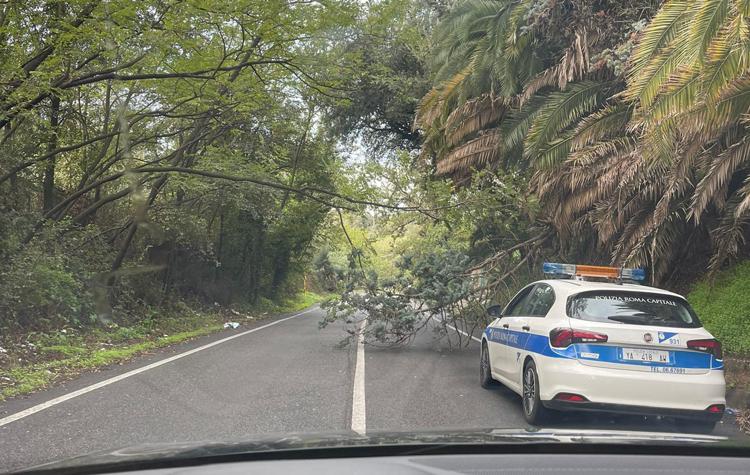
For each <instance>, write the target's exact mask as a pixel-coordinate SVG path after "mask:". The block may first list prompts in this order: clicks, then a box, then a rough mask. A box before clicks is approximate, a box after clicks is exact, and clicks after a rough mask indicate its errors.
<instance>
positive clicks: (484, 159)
mask: <svg viewBox="0 0 750 475" xmlns="http://www.w3.org/2000/svg"><path fill="white" fill-rule="evenodd" d="M499 144H500V134H499V131H498V130H493V131H488V132H487V133H485V134H483V135H480V136H479V137H477V138H475V139H473V140H470V141H469V142H466V143H465V144H463V145H460V146H458V147H456V148H454V149H453V150H451V151H450V153H448V154H447V155H446V156H445V157H444V158H443V159H441V160H439V161H438V163H437V174H438V175H450V174H453V173H455V172H465V171H468V170H470V169H471V168H480V167H482V166H484V165H486V164H488V163H490V162H492V161H494V160H496V159H497V156H498V152H499Z"/></svg>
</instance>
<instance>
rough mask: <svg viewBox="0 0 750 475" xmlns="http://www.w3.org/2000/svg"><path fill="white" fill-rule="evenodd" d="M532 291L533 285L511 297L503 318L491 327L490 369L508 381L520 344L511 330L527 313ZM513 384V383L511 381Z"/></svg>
mask: <svg viewBox="0 0 750 475" xmlns="http://www.w3.org/2000/svg"><path fill="white" fill-rule="evenodd" d="M533 289H534V284H532V285H529V286H527V287H525V288H524V289H522V290H521V291H520V292H518V293H517V294H516V296H515V297H513V300H511V301H510V303H509V304H508V305H507V306H506V307H505V310H503V316H502V318H500V319H499V320H497V322H495V324H494V325H493V327H494V328H493V329H492V330H491V331H492V336H491V339H490V341H491V342H492V343H491V346H492V347H493V348H492V350H494V351H492V350H491V351H490V358H491V361H492V369H493V370H494V371H495V373H497V374H498V375H499V376H501V377H502V378H505V379H509V380H510V375H511V371H512V368H513V358H515V352H516V350H517V349H518V348H523V346H520V345H521V343H520V341H519V338H520V336H521V334H520V333H518V332H517V331H514V330H512V329H511V326H512V327H516V326H517V325H516V319H517V318H518V317H519V316H521V315H525V314H526V313H527V308H528V304H529V299H530V297H531V292H532V290H533ZM511 381H512V382H513V383H515V381H513V380H511Z"/></svg>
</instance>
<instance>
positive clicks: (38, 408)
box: [0, 308, 315, 427]
mask: <svg viewBox="0 0 750 475" xmlns="http://www.w3.org/2000/svg"><path fill="white" fill-rule="evenodd" d="M313 310H315V309H313V308H311V309H308V310H305V311H304V312H300V313H296V314H294V315H292V316H290V317H286V318H282V319H280V320H276V321H275V322H271V323H268V324H266V325H263V326H260V327H257V328H253V329H252V330H247V331H244V332H242V333H238V334H236V335H232V336H229V337H226V338H222V339H221V340H217V341H214V342H212V343H208V344H206V345H203V346H199V347H198V348H193V349H192V350H188V351H186V352H184V353H180V354H179V355H175V356H171V357H169V358H165V359H163V360H160V361H157V362H155V363H151V364H149V365H146V366H143V367H141V368H137V369H134V370H132V371H128V372H127V373H123V374H120V375H118V376H114V377H112V378H109V379H105V380H104V381H100V382H98V383H96V384H92V385H91V386H86V387H85V388H81V389H79V390H77V391H73V392H71V393H68V394H64V395H62V396H59V397H56V398H54V399H50V400H49V401H47V402H43V403H41V404H37V405H36V406H32V407H30V408H28V409H25V410H23V411H20V412H16V413H15V414H11V415H10V416H7V417H4V418H2V419H0V427H2V426H4V425H7V424H10V423H11V422H15V421H17V420H19V419H23V418H24V417H28V416H30V415H32V414H36V413H37V412H40V411H43V410H45V409H49V408H50V407H52V406H56V405H58V404H60V403H63V402H65V401H69V400H71V399H73V398H76V397H78V396H82V395H84V394H86V393H90V392H91V391H95V390H97V389H99V388H103V387H104V386H109V385H110V384H113V383H116V382H118V381H122V380H123V379H127V378H129V377H131V376H135V375H137V374H140V373H143V372H146V371H148V370H150V369H154V368H157V367H159V366H162V365H165V364H167V363H171V362H172V361H176V360H179V359H180V358H184V357H186V356H190V355H192V354H194V353H198V352H199V351H203V350H207V349H208V348H212V347H214V346H217V345H221V344H222V343H226V342H228V341H229V340H234V339H235V338H239V337H241V336H245V335H248V334H250V333H253V332H257V331H260V330H263V329H265V328H268V327H271V326H273V325H277V324H279V323H281V322H285V321H287V320H291V319H292V318H296V317H299V316H301V315H304V314H306V313H309V312H312V311H313Z"/></svg>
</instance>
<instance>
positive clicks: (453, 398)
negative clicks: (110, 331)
mask: <svg viewBox="0 0 750 475" xmlns="http://www.w3.org/2000/svg"><path fill="white" fill-rule="evenodd" d="M321 316H322V312H321V311H320V310H318V309H313V310H310V311H307V312H306V313H304V314H301V315H299V316H296V317H294V318H287V319H284V318H285V317H283V316H282V317H277V318H276V319H271V320H266V321H263V322H258V323H254V324H252V325H249V326H246V327H240V328H239V329H237V330H228V331H224V332H222V333H219V334H216V335H211V336H208V337H204V338H200V339H197V340H194V341H192V342H189V343H185V344H182V345H177V346H175V347H173V348H170V349H167V350H163V351H159V352H156V353H153V354H150V355H145V356H143V357H140V358H137V359H135V360H133V361H131V362H130V363H128V364H126V365H122V366H116V367H113V368H110V369H105V370H103V371H99V372H95V373H89V374H85V375H82V376H81V377H79V378H77V379H76V380H74V381H70V382H68V383H67V384H65V385H63V386H60V387H57V388H53V389H50V390H48V391H43V392H39V393H36V394H33V395H31V396H29V397H27V398H19V399H14V400H9V401H6V402H5V403H2V404H0V472H4V471H10V470H16V469H20V468H24V467H28V466H32V465H36V464H40V463H46V462H50V461H55V460H59V459H62V458H67V457H72V456H77V455H83V454H86V453H91V452H98V451H104V450H113V449H116V448H121V447H126V446H132V445H140V444H144V443H163V442H193V441H232V440H244V439H248V438H255V437H258V436H264V435H270V434H275V435H278V434H288V433H321V432H345V431H350V430H352V429H354V430H357V431H360V432H361V431H367V432H373V431H398V430H405V431H414V430H419V429H462V428H463V429H476V428H488V427H495V428H523V427H526V424H525V422H524V420H523V417H522V415H521V409H520V400H519V398H518V396H516V395H515V394H513V393H511V392H510V391H509V390H507V389H503V388H500V389H497V390H492V391H487V390H484V389H482V388H481V387H480V386H479V384H478V344H477V343H476V342H472V343H471V344H470V345H469V346H468V347H465V348H460V349H456V348H455V346H454V347H453V348H452V349H451V348H449V347H448V345H447V343H446V342H444V341H443V342H436V341H435V340H434V339H433V336H432V333H431V332H425V333H424V334H422V335H420V336H419V337H418V338H417V339H416V340H415V342H414V343H413V344H412V345H410V346H407V347H403V348H375V347H370V346H368V347H366V348H362V347H360V348H362V349H360V350H359V352H360V355H359V358H360V362H359V364H358V363H357V359H358V355H357V353H358V345H349V346H346V347H341V346H340V345H339V343H340V341H341V340H342V338H343V337H344V336H345V334H344V333H343V330H342V329H341V327H337V326H331V327H328V328H326V329H324V330H318V322H319V321H320V319H321ZM286 317H288V316H286ZM274 322H275V323H274ZM269 323H274V324H273V325H270V326H268V324H269ZM261 327H262V328H261ZM254 328H257V330H256V331H253V332H249V333H246V334H242V333H243V332H247V331H248V330H252V329H254ZM240 334H241V335H240ZM236 335H240V336H236ZM229 336H236V337H235V338H233V339H231V340H226V341H224V339H225V338H227V337H229ZM210 344H213V346H210V347H207V348H203V347H204V346H206V345H210ZM195 350H197V351H195ZM190 351H194V352H193V353H189V352H190ZM186 353H187V354H186ZM179 355H184V356H179ZM175 357H177V359H174V360H169V358H175ZM160 362H161V363H163V364H160ZM149 365H152V366H149ZM355 368H358V369H356V370H355ZM363 368H364V369H363ZM131 371H141V372H139V373H137V374H132V375H130V374H129V372H131ZM356 372H359V373H360V377H359V378H357V377H355V373H356ZM123 376H126V377H124V379H120V380H118V381H115V382H111V379H112V378H117V377H123ZM101 384H106V385H104V386H102V387H96V386H95V387H94V388H92V385H101ZM76 391H77V392H76ZM71 394H74V395H76V396H75V397H72V398H69V399H66V400H62V401H60V400H59V399H57V400H56V399H55V398H63V399H65V398H66V397H69V396H70V395H71ZM49 401H58V403H57V404H54V405H51V406H50V407H46V408H44V409H42V410H39V408H40V405H44V404H45V403H47V404H48V403H49ZM24 411H26V412H24ZM19 415H23V417H19ZM353 416H354V417H353ZM9 418H13V419H15V420H9ZM725 419H727V421H726V422H724V423H722V424H721V425H720V426H719V427H718V428H717V430H716V431H715V434H719V435H721V434H725V435H737V434H739V432H738V430H737V428H736V427H735V426H734V424H733V423H732V422H729V421H728V418H726V417H725ZM353 424H354V425H353ZM555 424H556V425H557V426H559V427H576V428H615V429H622V428H631V429H640V430H644V429H645V430H656V431H664V430H667V431H668V430H674V428H672V427H670V426H669V425H668V424H667V423H665V422H663V421H644V420H642V419H640V418H635V419H634V418H608V417H602V416H580V415H576V416H569V417H564V418H562V419H560V420H559V421H557V422H556V423H555Z"/></svg>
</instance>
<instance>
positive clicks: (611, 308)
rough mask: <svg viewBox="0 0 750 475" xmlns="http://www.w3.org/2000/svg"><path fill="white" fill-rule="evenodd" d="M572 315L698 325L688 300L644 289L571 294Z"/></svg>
mask: <svg viewBox="0 0 750 475" xmlns="http://www.w3.org/2000/svg"><path fill="white" fill-rule="evenodd" d="M568 315H570V317H571V318H577V319H580V320H587V321H592V322H601V323H621V324H631V325H654V326H665V327H682V328H696V327H700V326H701V325H700V322H699V321H698V317H697V316H696V315H695V313H694V312H693V310H692V309H691V308H690V305H688V303H687V302H685V301H684V300H682V299H679V298H675V297H672V296H669V295H663V294H653V293H645V292H585V293H581V294H577V295H575V296H573V297H571V298H570V301H569V303H568Z"/></svg>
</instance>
